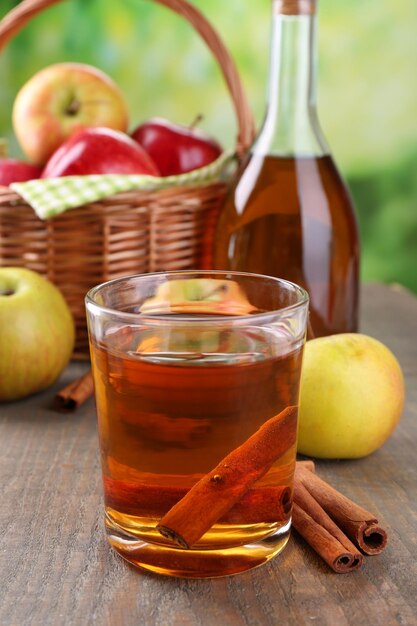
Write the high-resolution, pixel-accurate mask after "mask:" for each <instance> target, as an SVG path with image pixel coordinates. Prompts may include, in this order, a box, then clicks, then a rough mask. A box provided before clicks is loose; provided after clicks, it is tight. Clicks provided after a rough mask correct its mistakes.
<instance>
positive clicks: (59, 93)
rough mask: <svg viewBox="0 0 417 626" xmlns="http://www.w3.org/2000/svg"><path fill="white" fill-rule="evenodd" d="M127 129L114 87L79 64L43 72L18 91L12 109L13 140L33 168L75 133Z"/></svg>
mask: <svg viewBox="0 0 417 626" xmlns="http://www.w3.org/2000/svg"><path fill="white" fill-rule="evenodd" d="M127 124H128V114H127V105H126V102H125V99H124V97H123V95H122V93H121V91H120V89H119V88H118V86H117V85H116V84H115V83H114V82H113V81H112V80H111V78H109V77H108V76H107V75H106V74H104V73H103V72H101V71H100V70H98V69H96V68H95V67H91V66H89V65H85V64H81V63H58V64H55V65H50V66H49V67H46V68H44V69H43V70H41V71H40V72H38V73H37V74H35V75H34V76H32V78H31V79H30V80H29V81H28V82H27V83H26V84H25V85H24V86H23V87H22V88H21V90H20V91H19V93H18V94H17V96H16V99H15V102H14V106H13V127H14V131H15V133H16V137H17V139H18V141H19V143H20V145H21V147H22V150H23V152H24V153H25V154H26V156H27V157H28V158H29V159H30V160H31V161H33V162H34V163H36V164H38V165H43V164H44V163H45V162H46V161H47V160H48V159H49V157H50V156H51V154H52V153H53V152H54V151H55V150H56V149H57V148H58V147H59V146H60V145H61V144H62V142H63V141H65V140H66V139H67V138H68V137H70V136H71V135H72V134H73V133H74V132H75V131H77V130H80V129H81V128H87V127H91V126H105V127H107V128H112V129H115V130H120V131H125V130H126V128H127Z"/></svg>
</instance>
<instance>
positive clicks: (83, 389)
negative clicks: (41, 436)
mask: <svg viewBox="0 0 417 626" xmlns="http://www.w3.org/2000/svg"><path fill="white" fill-rule="evenodd" d="M93 393H94V384H93V376H92V374H91V370H89V371H88V372H87V373H86V374H83V375H82V376H80V377H79V378H77V379H76V380H74V381H73V382H72V383H70V384H69V385H66V387H64V388H63V389H61V390H60V391H58V393H57V394H56V396H55V398H54V402H53V408H54V409H55V410H56V411H61V412H62V413H71V412H73V411H76V410H77V409H78V407H80V406H81V405H82V404H84V402H86V401H87V400H88V398H91V396H92V395H93Z"/></svg>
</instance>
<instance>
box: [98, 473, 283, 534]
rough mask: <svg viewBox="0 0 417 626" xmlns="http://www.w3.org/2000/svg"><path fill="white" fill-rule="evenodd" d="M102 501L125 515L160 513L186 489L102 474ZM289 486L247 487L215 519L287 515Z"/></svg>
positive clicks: (267, 518) (244, 521) (273, 519)
mask: <svg viewBox="0 0 417 626" xmlns="http://www.w3.org/2000/svg"><path fill="white" fill-rule="evenodd" d="M103 484H104V495H105V502H106V505H107V506H108V507H110V508H113V509H115V510H117V511H123V513H127V514H128V515H136V516H139V517H141V516H143V517H155V518H160V517H162V516H163V515H164V514H165V513H166V511H167V509H170V508H171V507H173V506H174V505H175V504H176V503H177V502H178V501H179V500H181V498H183V497H184V496H185V495H186V493H187V492H188V491H189V490H188V489H187V488H186V487H169V486H161V485H149V484H137V483H129V482H125V481H122V480H114V479H112V478H110V477H108V476H104V477H103ZM290 510H291V489H290V488H289V487H283V486H269V485H268V486H265V487H257V488H253V489H250V490H249V491H248V492H247V493H246V494H245V495H244V496H243V497H242V498H241V499H240V500H239V502H236V504H235V505H234V506H232V508H231V509H230V510H229V511H227V513H226V514H225V515H223V516H222V517H221V518H220V519H219V520H218V521H219V523H220V524H256V523H259V522H270V523H272V522H277V521H284V520H286V519H288V516H289V513H290Z"/></svg>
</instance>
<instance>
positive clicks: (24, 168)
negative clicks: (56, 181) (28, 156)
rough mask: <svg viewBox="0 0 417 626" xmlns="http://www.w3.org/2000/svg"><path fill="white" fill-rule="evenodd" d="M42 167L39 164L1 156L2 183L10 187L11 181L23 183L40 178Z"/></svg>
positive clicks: (0, 174)
mask: <svg viewBox="0 0 417 626" xmlns="http://www.w3.org/2000/svg"><path fill="white" fill-rule="evenodd" d="M41 174H42V169H41V168H40V167H38V166H37V165H32V164H31V163H25V162H24V161H19V160H18V159H9V158H4V159H1V158H0V185H3V186H4V187H8V186H9V185H11V183H23V182H24V181H26V180H33V179H34V178H40V176H41Z"/></svg>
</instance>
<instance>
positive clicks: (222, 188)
mask: <svg viewBox="0 0 417 626" xmlns="http://www.w3.org/2000/svg"><path fill="white" fill-rule="evenodd" d="M59 1H60V0H23V1H22V2H21V3H20V4H19V5H18V6H17V7H16V8H15V9H13V10H12V11H11V12H10V13H9V14H8V15H6V17H4V18H3V20H2V21H1V22H0V50H1V49H2V48H3V47H4V46H5V45H6V44H7V42H8V41H9V40H10V39H11V38H12V37H13V36H14V35H15V34H16V33H17V32H19V31H20V29H21V28H23V26H24V25H25V24H26V23H27V22H28V21H29V20H30V19H31V18H32V17H33V16H34V15H36V14H37V13H39V12H40V11H42V10H43V9H45V8H47V7H49V6H51V5H53V4H57V3H58V2H59ZM155 1H156V2H158V3H159V4H162V5H164V6H166V7H168V8H170V9H172V10H173V11H175V12H176V13H178V14H180V15H182V16H183V17H184V18H185V19H187V20H188V21H189V22H190V23H191V25H192V26H193V27H194V28H195V30H196V31H197V32H198V33H199V34H200V36H201V37H202V39H203V40H204V41H205V42H206V44H207V46H208V47H209V49H210V50H211V52H212V53H213V55H214V57H215V58H216V59H217V62H218V63H219V65H220V68H221V71H222V74H223V77H224V79H225V81H226V85H227V87H228V90H229V92H230V95H231V98H232V102H233V105H234V110H235V112H236V117H237V123H238V136H237V145H236V152H237V154H241V153H242V151H243V150H245V149H246V148H247V147H248V146H249V145H250V142H251V141H252V138H253V130H254V125H253V119H252V115H251V112H250V109H249V106H248V103H247V100H246V97H245V94H244V91H243V88H242V84H241V82H240V79H239V75H238V73H237V70H236V67H235V65H234V63H233V61H232V59H231V57H230V55H229V53H228V51H227V49H226V48H225V46H224V44H223V43H222V41H221V40H220V38H219V36H218V35H217V33H216V32H215V30H214V29H213V27H212V26H211V25H210V24H209V23H208V22H207V20H206V19H205V18H204V17H203V15H202V14H201V13H200V12H199V11H198V10H197V9H196V8H194V7H193V6H192V5H190V4H188V3H187V2H186V1H185V0H155ZM226 189H227V188H226V185H225V183H224V182H215V183H210V184H206V185H205V186H198V187H197V186H187V187H175V188H174V187H172V188H169V189H165V190H162V191H154V192H143V191H130V192H126V193H119V194H117V195H114V196H112V197H110V198H107V199H106V200H104V201H100V202H96V203H92V204H88V205H84V206H82V207H79V208H77V209H72V210H70V211H68V212H66V213H64V214H62V215H60V216H59V217H56V218H53V219H50V220H49V221H45V222H44V221H42V220H40V219H39V218H38V217H37V216H36V214H35V212H34V211H33V209H32V208H31V207H30V206H29V205H28V204H27V203H26V202H25V201H24V200H23V199H22V198H21V197H20V196H19V195H17V194H16V193H14V192H12V191H11V190H10V189H8V188H5V187H0V266H7V265H13V266H23V267H27V268H29V269H33V270H35V271H37V272H40V273H41V274H42V275H44V276H46V277H47V278H49V279H50V280H52V281H53V282H54V283H55V284H56V285H57V286H58V287H59V288H60V289H61V291H62V293H63V295H64V297H65V298H66V300H67V302H68V304H69V306H70V308H71V310H72V312H73V314H74V317H75V323H76V345H75V351H74V357H77V358H85V357H88V336H87V329H86V325H85V312H84V296H85V293H86V292H87V290H88V289H89V288H90V287H92V286H94V285H96V284H97V283H100V282H103V281H106V280H109V279H111V278H117V277H119V276H124V275H127V274H137V273H143V272H153V271H163V270H177V269H191V268H194V269H198V268H202V267H207V266H208V264H209V259H210V250H211V245H212V241H213V235H214V229H215V224H216V220H217V215H218V211H219V208H220V205H221V202H222V200H223V199H224V195H225V193H226Z"/></svg>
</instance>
